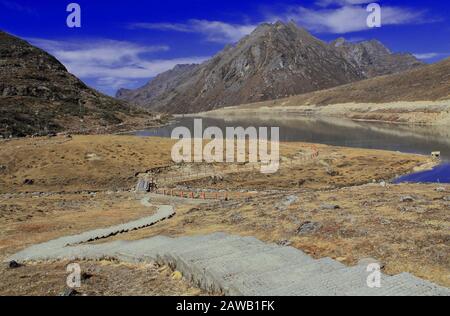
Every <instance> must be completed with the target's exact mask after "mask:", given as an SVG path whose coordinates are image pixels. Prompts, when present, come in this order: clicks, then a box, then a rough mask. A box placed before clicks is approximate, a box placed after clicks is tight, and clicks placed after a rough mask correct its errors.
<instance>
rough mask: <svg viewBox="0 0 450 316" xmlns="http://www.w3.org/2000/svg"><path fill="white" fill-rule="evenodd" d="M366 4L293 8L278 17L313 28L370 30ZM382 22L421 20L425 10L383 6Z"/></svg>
mask: <svg viewBox="0 0 450 316" xmlns="http://www.w3.org/2000/svg"><path fill="white" fill-rule="evenodd" d="M368 15H369V13H368V12H367V11H366V7H365V6H351V5H345V6H342V7H339V8H335V9H318V10H315V9H309V8H305V7H294V8H290V9H289V10H288V11H287V12H285V13H284V14H282V15H280V16H278V17H277V18H279V19H282V20H293V21H295V22H297V23H298V24H299V25H301V26H303V27H305V28H307V29H309V30H310V31H314V32H320V33H335V34H344V33H349V32H357V31H364V30H368V29H369V28H368V26H367V17H368ZM381 17H382V24H383V25H401V24H414V23H422V22H423V17H424V12H423V11H415V10H410V9H407V8H400V7H389V6H382V11H381Z"/></svg>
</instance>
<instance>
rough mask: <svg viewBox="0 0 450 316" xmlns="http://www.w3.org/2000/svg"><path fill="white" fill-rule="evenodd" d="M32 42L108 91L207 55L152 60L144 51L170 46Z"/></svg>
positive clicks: (83, 77)
mask: <svg viewBox="0 0 450 316" xmlns="http://www.w3.org/2000/svg"><path fill="white" fill-rule="evenodd" d="M28 40H29V41H30V42H31V43H32V44H34V45H36V46H38V47H40V48H42V49H44V50H46V51H48V52H49V53H51V54H52V55H54V56H55V57H56V58H57V59H58V60H59V61H61V62H62V63H63V64H64V65H65V66H66V67H67V69H68V70H69V71H70V72H71V73H73V74H74V75H76V76H77V77H79V78H81V79H84V80H93V81H94V82H95V86H96V87H97V88H99V89H101V90H103V91H104V90H107V91H111V89H112V88H113V89H117V88H120V87H124V86H127V87H130V86H131V85H133V83H136V82H137V81H138V80H142V79H150V78H152V77H155V76H156V75H158V74H160V73H161V72H164V71H167V70H170V69H172V68H173V67H175V66H176V65H177V64H192V63H201V62H203V61H204V60H206V59H207V57H201V56H200V57H197V56H194V57H186V58H173V59H154V58H147V57H144V56H143V55H144V54H148V53H153V52H161V51H167V50H169V47H167V46H164V45H161V46H145V45H138V44H135V43H131V42H124V41H114V40H104V39H99V40H89V41H83V42H65V41H53V40H46V39H36V38H31V39H28Z"/></svg>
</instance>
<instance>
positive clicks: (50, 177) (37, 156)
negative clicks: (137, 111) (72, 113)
mask: <svg viewBox="0 0 450 316" xmlns="http://www.w3.org/2000/svg"><path fill="white" fill-rule="evenodd" d="M171 146H172V142H171V141H170V140H168V139H158V138H152V139H150V138H141V137H133V136H75V137H74V138H73V139H72V140H70V139H69V140H68V139H65V138H63V137H56V138H51V139H47V138H30V139H20V140H13V141H9V142H2V143H1V144H0V165H3V166H5V167H6V170H4V171H3V172H2V174H1V178H0V193H10V192H26V191H28V192H41V191H43V192H44V191H45V192H49V191H56V192H60V191H66V192H72V191H79V190H104V189H107V190H114V189H130V188H131V187H133V185H134V182H135V178H134V175H135V174H136V173H138V172H142V171H145V170H147V169H151V168H155V167H158V166H165V165H168V164H170V161H171V158H170V152H171ZM0 172H1V171H0ZM25 179H32V180H34V184H33V185H23V183H24V180H25Z"/></svg>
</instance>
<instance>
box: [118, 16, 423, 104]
mask: <svg viewBox="0 0 450 316" xmlns="http://www.w3.org/2000/svg"><path fill="white" fill-rule="evenodd" d="M398 63H400V64H401V67H397V66H396V65H397V64H398ZM414 66H415V61H414V60H411V59H410V58H406V57H403V56H396V57H395V58H394V57H392V56H391V54H390V52H389V50H387V49H386V48H385V47H384V46H383V45H382V44H381V43H379V42H377V41H373V42H365V43H351V42H347V41H345V40H344V39H343V38H341V39H338V40H337V41H335V42H333V43H331V44H327V43H325V42H323V41H322V40H320V39H318V38H316V37H314V36H313V35H312V34H310V33H309V32H308V31H307V30H306V29H304V28H301V27H299V26H297V25H296V23H295V22H293V21H290V22H287V23H286V22H283V21H277V22H275V23H264V24H261V25H259V26H258V27H257V28H256V29H255V30H254V31H253V32H252V33H251V34H249V35H247V36H245V37H244V38H243V39H241V40H240V41H239V42H238V43H237V44H236V45H234V46H227V48H225V49H224V50H222V51H221V52H219V53H218V54H216V55H215V56H214V57H213V58H212V59H210V60H209V61H206V62H204V63H203V64H201V65H199V66H197V67H194V68H193V69H189V68H188V69H186V70H185V71H182V70H180V71H179V73H178V74H176V73H174V71H173V70H172V71H168V72H166V73H163V74H161V75H159V76H158V77H157V78H155V79H153V80H152V81H150V83H149V84H147V85H146V86H144V87H142V88H139V89H137V90H134V91H131V92H127V93H125V94H123V92H122V95H118V97H120V98H122V99H125V100H128V101H131V102H134V103H138V104H140V105H143V106H145V107H148V108H150V109H153V110H156V111H161V112H170V113H193V112H201V111H206V110H212V109H215V108H219V107H224V106H232V105H239V104H243V103H251V102H257V101H264V100H271V99H272V100H273V99H278V98H283V97H287V96H290V95H295V94H302V93H307V92H312V91H317V90H322V89H327V88H332V87H336V86H339V85H343V84H347V83H351V82H354V81H358V80H362V79H366V78H370V77H372V76H375V75H380V74H389V73H392V72H397V71H401V70H404V69H410V68H411V67H414Z"/></svg>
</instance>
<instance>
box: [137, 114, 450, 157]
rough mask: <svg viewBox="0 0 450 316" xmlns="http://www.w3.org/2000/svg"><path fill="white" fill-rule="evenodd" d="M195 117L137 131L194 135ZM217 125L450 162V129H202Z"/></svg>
mask: <svg viewBox="0 0 450 316" xmlns="http://www.w3.org/2000/svg"><path fill="white" fill-rule="evenodd" d="M193 123H194V118H191V117H186V118H179V119H178V120H177V121H176V122H174V123H173V124H170V125H168V126H165V127H160V128H156V129H150V130H145V131H140V132H137V133H136V134H137V135H140V136H159V137H170V136H171V133H172V130H173V129H174V128H175V127H177V126H185V127H188V128H189V129H190V130H191V132H192V133H193ZM209 126H217V127H220V128H222V130H223V132H224V134H225V128H226V127H238V126H242V127H245V128H246V127H249V126H254V127H264V126H266V127H273V126H274V127H280V140H281V141H287V142H293V141H301V142H311V143H321V144H327V145H335V146H345V147H359V148H371V149H385V150H393V151H401V152H406V153H417V154H423V155H430V154H431V152H432V151H441V153H442V158H443V159H444V160H447V161H450V128H448V127H434V126H426V127H424V126H408V125H393V124H384V123H372V122H355V121H351V120H345V119H337V118H329V119H328V118H310V117H295V118H292V117H289V116H279V115H277V117H267V116H266V117H264V116H260V117H240V118H236V117H233V118H231V119H215V118H214V119H213V118H204V119H203V128H204V129H205V128H207V127H209Z"/></svg>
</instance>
